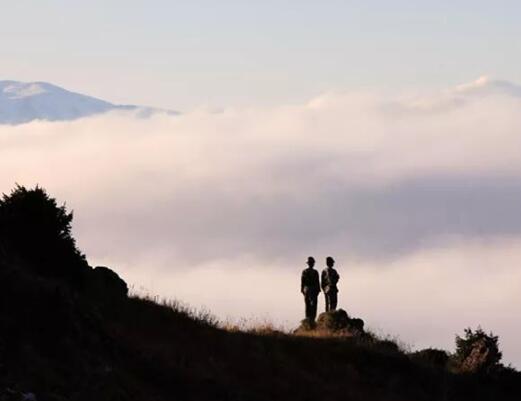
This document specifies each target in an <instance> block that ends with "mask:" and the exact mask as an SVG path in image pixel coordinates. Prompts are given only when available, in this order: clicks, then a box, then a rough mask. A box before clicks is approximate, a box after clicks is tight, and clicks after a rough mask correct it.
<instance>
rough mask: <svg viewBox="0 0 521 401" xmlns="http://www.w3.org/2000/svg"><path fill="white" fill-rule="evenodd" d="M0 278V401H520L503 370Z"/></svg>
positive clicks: (17, 274)
mask: <svg viewBox="0 0 521 401" xmlns="http://www.w3.org/2000/svg"><path fill="white" fill-rule="evenodd" d="M0 280H1V281H0V282H1V283H2V290H1V292H0V322H1V332H0V400H11V399H12V400H17V399H23V398H22V397H23V394H25V396H27V395H28V394H29V393H33V394H34V395H35V396H36V399H37V400H41V401H45V400H56V401H57V400H100V401H101V400H150V401H153V400H310V401H311V400H318V399H324V400H373V401H376V400H411V401H412V400H415V401H421V400H519V399H521V398H520V397H521V380H520V376H519V374H517V373H515V372H512V371H508V372H504V373H503V374H501V375H492V376H491V375H483V374H465V375H464V374H454V373H450V372H449V371H448V370H447V369H446V368H441V367H437V366H436V365H434V364H429V363H428V362H425V361H424V362H422V361H417V360H414V359H413V358H411V357H410V356H407V355H406V354H404V353H402V352H401V351H400V350H398V349H396V348H395V347H392V346H389V345H388V344H387V345H386V344H379V343H377V342H371V341H364V340H357V339H353V338H342V337H339V338H309V337H302V336H293V335H283V334H277V333H264V334H251V333H250V334H248V333H241V332H229V331H226V330H221V329H218V328H215V327H213V326H212V324H211V322H207V321H206V320H204V319H200V320H197V319H195V318H192V317H190V316H189V315H188V314H187V313H185V312H183V311H176V310H175V309H173V308H170V307H166V306H160V305H158V304H156V303H154V302H152V301H149V300H143V299H137V298H124V297H117V296H116V297H108V298H107V299H103V297H98V295H99V294H96V296H94V295H93V294H89V295H82V294H79V293H77V292H75V291H74V290H73V289H71V288H69V287H68V285H67V284H64V283H63V282H60V280H56V279H45V278H42V277H38V276H35V275H32V274H28V273H26V272H24V271H23V269H20V268H19V267H13V266H5V265H3V266H1V274H0ZM30 395H31V394H29V396H30ZM28 399H29V398H28Z"/></svg>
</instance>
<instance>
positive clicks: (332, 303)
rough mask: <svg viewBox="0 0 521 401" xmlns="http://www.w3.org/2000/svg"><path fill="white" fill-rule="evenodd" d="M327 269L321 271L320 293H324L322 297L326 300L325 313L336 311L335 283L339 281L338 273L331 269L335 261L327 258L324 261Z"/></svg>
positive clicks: (336, 288)
mask: <svg viewBox="0 0 521 401" xmlns="http://www.w3.org/2000/svg"><path fill="white" fill-rule="evenodd" d="M326 265H327V267H326V268H325V269H324V270H322V280H321V281H322V291H324V296H325V298H326V312H329V311H332V310H335V309H336V304H337V301H338V298H337V293H338V287H337V283H338V280H339V279H340V276H339V275H338V272H337V271H336V270H335V269H333V266H334V265H335V260H334V259H333V258H332V257H331V256H328V257H327V259H326Z"/></svg>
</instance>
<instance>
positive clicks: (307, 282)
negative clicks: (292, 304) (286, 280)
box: [300, 256, 320, 322]
mask: <svg viewBox="0 0 521 401" xmlns="http://www.w3.org/2000/svg"><path fill="white" fill-rule="evenodd" d="M307 265H308V267H307V269H304V270H303V271H302V277H301V279H300V292H302V294H303V295H304V302H305V303H306V319H308V320H310V321H313V322H314V321H315V318H316V317H317V301H318V294H319V292H320V282H319V281H318V272H317V271H316V270H315V269H313V266H315V259H314V258H313V257H312V256H310V257H309V258H308V261H307Z"/></svg>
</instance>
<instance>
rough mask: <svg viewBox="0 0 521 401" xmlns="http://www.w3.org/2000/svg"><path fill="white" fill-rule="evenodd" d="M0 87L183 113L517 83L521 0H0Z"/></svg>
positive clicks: (520, 69)
mask: <svg viewBox="0 0 521 401" xmlns="http://www.w3.org/2000/svg"><path fill="white" fill-rule="evenodd" d="M0 11H1V16H2V19H1V24H0V49H1V53H0V79H14V80H24V81H35V80H40V81H49V82H52V83H55V84H57V85H60V86H64V87H66V88H69V89H71V90H75V91H78V92H81V93H85V94H90V95H93V96H97V97H100V98H103V99H106V100H110V101H114V102H119V103H137V104H145V105H151V106H160V107H166V108H171V109H179V110H182V111H187V110H190V109H193V108H195V107H200V106H208V107H213V108H220V107H226V106H238V105H239V106H240V105H248V106H250V105H258V104H261V105H271V104H280V103H288V102H299V101H303V100H307V99H309V98H311V97H314V96H316V95H319V94H320V93H323V92H324V91H329V90H353V89H364V90H367V89H369V90H373V89H376V90H378V91H381V90H385V89H390V90H393V89H395V88H400V89H401V90H402V89H404V88H414V89H418V88H426V87H428V88H431V87H437V88H440V87H446V86H452V85H455V84H458V83H461V82H467V81H469V80H472V79H475V78H477V77H479V76H481V75H489V76H492V77H497V78H504V79H509V80H511V81H514V82H521V41H520V40H519V38H520V37H521V24H519V17H520V15H521V3H520V2H519V1H514V0H512V1H501V0H499V1H479V0H477V1H476V0H473V1H470V0H468V1H467V0H460V1H447V0H441V1H421V0H420V1H418V0H414V1H412V0H410V1H406V0H396V1H375V0H364V1H348V0H343V1H336V0H324V1H314V0H313V1H310V0H302V1H289V0H278V1H274V0H263V1H248V0H241V1H238V0H235V1H232V0H221V1H213V0H205V1H202V0H190V1H166V0H147V1H145V0H90V1H82V2H79V1H75V2H71V1H67V0H38V1H34V0H31V1H29V0H16V1H14V0H0Z"/></svg>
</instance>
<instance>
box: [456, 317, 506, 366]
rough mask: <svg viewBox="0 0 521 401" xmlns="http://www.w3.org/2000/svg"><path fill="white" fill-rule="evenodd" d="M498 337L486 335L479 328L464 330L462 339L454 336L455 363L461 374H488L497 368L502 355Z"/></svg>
mask: <svg viewBox="0 0 521 401" xmlns="http://www.w3.org/2000/svg"><path fill="white" fill-rule="evenodd" d="M498 340H499V337H498V336H495V335H494V334H492V333H490V334H486V333H485V332H484V331H483V329H481V327H478V329H476V330H475V331H473V330H472V329H470V328H467V329H465V335H464V337H460V336H456V354H455V358H456V362H457V364H458V367H459V370H461V371H463V372H486V373H488V372H490V371H492V370H493V369H495V368H497V367H499V362H500V361H501V358H502V356H503V355H502V353H501V351H500V350H499V345H498Z"/></svg>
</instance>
